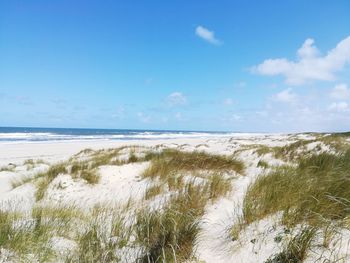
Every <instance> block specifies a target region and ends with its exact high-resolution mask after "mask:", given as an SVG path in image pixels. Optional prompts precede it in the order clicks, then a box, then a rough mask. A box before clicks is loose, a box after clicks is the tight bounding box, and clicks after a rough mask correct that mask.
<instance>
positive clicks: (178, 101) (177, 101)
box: [166, 91, 187, 106]
mask: <svg viewBox="0 0 350 263" xmlns="http://www.w3.org/2000/svg"><path fill="white" fill-rule="evenodd" d="M166 102H167V104H168V105H170V106H176V105H184V104H186V103H187V98H186V96H185V95H184V94H182V93H181V92H178V91H176V92H173V93H171V94H170V95H169V96H168V97H167V98H166Z"/></svg>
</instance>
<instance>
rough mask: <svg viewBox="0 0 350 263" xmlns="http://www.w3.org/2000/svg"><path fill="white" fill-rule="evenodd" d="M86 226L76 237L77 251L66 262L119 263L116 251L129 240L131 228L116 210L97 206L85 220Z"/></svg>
mask: <svg viewBox="0 0 350 263" xmlns="http://www.w3.org/2000/svg"><path fill="white" fill-rule="evenodd" d="M86 223H87V225H86V226H85V227H84V230H83V231H82V232H80V233H79V234H78V235H77V237H76V241H77V246H78V248H77V250H76V251H75V253H73V254H71V255H69V257H68V258H67V259H66V262H120V255H119V254H118V249H122V248H124V247H125V246H126V245H127V244H128V242H129V239H130V235H131V231H132V228H131V227H127V226H126V225H125V224H126V223H125V218H124V217H123V216H122V215H121V214H120V211H119V210H118V209H116V210H114V209H112V208H110V207H101V206H97V207H95V208H93V210H92V213H91V214H90V215H89V216H88V217H87V218H86Z"/></svg>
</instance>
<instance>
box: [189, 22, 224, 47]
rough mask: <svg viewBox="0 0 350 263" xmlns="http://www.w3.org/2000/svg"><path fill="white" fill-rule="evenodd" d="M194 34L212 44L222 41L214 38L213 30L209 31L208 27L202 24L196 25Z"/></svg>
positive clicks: (218, 43)
mask: <svg viewBox="0 0 350 263" xmlns="http://www.w3.org/2000/svg"><path fill="white" fill-rule="evenodd" d="M195 34H196V35H197V36H199V37H200V38H202V39H204V40H205V41H207V42H209V43H211V44H214V45H220V44H222V42H221V41H220V40H218V39H217V38H215V33H214V31H210V30H209V29H207V28H205V27H203V26H197V27H196V31H195Z"/></svg>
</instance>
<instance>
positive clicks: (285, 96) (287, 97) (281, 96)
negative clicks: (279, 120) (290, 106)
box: [273, 88, 297, 103]
mask: <svg viewBox="0 0 350 263" xmlns="http://www.w3.org/2000/svg"><path fill="white" fill-rule="evenodd" d="M296 98H297V96H296V94H295V93H293V92H292V89H291V88H289V89H285V90H282V91H281V92H279V93H277V94H275V95H274V96H273V99H274V100H276V101H279V102H286V103H292V102H295V100H296Z"/></svg>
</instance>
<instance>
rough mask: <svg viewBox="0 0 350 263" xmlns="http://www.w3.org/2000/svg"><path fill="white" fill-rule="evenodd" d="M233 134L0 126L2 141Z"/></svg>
mask: <svg viewBox="0 0 350 263" xmlns="http://www.w3.org/2000/svg"><path fill="white" fill-rule="evenodd" d="M233 134H237V133H231V132H213V131H170V130H128V129H86V128H84V129H79V128H31V127H0V142H12V143H15V142H57V141H88V140H156V139H174V138H205V137H216V136H231V135H233Z"/></svg>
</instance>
